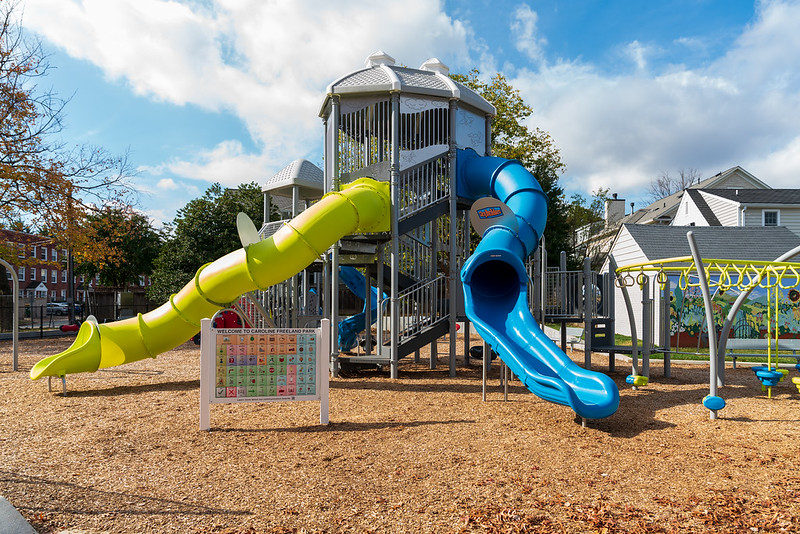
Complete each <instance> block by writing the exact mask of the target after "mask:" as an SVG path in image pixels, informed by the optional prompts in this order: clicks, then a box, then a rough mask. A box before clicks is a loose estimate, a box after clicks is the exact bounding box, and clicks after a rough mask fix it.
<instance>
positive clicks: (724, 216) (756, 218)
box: [672, 188, 800, 236]
mask: <svg viewBox="0 0 800 534" xmlns="http://www.w3.org/2000/svg"><path fill="white" fill-rule="evenodd" d="M686 193H687V194H686V195H683V197H682V199H681V202H680V205H679V206H678V210H677V213H676V214H675V217H674V219H673V221H672V224H673V225H675V226H762V227H769V226H785V227H787V228H788V229H789V230H791V231H792V232H794V233H795V234H797V235H798V236H800V189H736V188H734V189H704V190H693V189H687V190H686Z"/></svg>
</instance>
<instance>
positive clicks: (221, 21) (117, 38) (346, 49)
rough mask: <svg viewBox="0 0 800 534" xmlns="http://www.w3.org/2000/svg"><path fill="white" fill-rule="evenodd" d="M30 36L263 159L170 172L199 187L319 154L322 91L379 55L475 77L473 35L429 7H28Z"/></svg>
mask: <svg viewBox="0 0 800 534" xmlns="http://www.w3.org/2000/svg"><path fill="white" fill-rule="evenodd" d="M389 23H391V24H389ZM25 25H26V27H28V28H29V29H32V30H34V31H36V32H38V33H40V34H41V35H43V36H44V37H45V38H46V39H48V40H49V41H51V42H52V43H54V44H55V45H57V46H59V47H62V48H63V49H64V50H66V51H67V53H69V54H70V55H71V56H73V57H76V58H80V59H85V60H88V61H91V62H92V63H94V64H95V65H97V66H98V67H100V68H101V69H102V70H103V72H104V73H105V74H106V75H107V76H108V77H109V78H111V79H115V80H124V81H125V82H126V83H127V84H129V85H130V87H131V88H132V90H133V91H135V92H136V93H137V94H139V95H143V96H146V97H148V98H153V99H157V100H161V101H165V102H169V103H173V104H177V105H186V104H193V105H197V106H200V107H202V108H205V109H209V110H212V111H220V110H224V111H227V112H230V113H233V114H234V115H235V116H237V117H239V118H240V119H241V120H242V121H243V122H244V123H245V124H246V126H247V128H248V131H249V132H250V135H251V136H252V138H253V140H254V141H255V143H256V144H257V145H258V146H259V147H260V149H261V152H262V153H261V154H246V153H244V152H239V153H238V154H234V153H233V152H231V151H230V150H229V149H230V147H228V149H227V150H224V152H225V156H226V160H225V161H226V163H227V164H228V165H230V166H231V167H230V168H228V169H222V168H221V164H220V163H219V162H217V161H213V162H212V161H208V162H207V163H208V168H207V169H202V168H201V167H202V166H203V165H204V162H203V160H204V157H205V156H204V155H202V154H201V155H199V156H198V157H197V158H196V159H195V160H194V161H186V162H182V163H179V162H171V163H170V166H177V167H178V168H179V169H180V170H181V171H183V172H190V171H191V172H197V173H198V176H196V177H201V176H203V177H205V176H207V175H216V176H222V175H224V176H231V175H233V174H243V175H247V176H248V179H251V178H256V177H258V176H259V175H261V174H264V173H265V172H269V168H266V167H263V165H272V166H273V168H275V166H276V165H277V166H281V165H283V164H285V163H288V161H287V160H286V154H292V155H293V157H291V158H289V160H291V159H294V157H297V156H298V155H300V156H302V155H303V154H306V153H307V152H308V151H309V146H312V145H313V146H314V147H317V146H318V145H319V140H320V139H321V138H322V132H321V122H320V120H319V119H318V117H317V114H318V112H319V106H320V105H321V103H322V100H323V98H324V96H325V95H324V88H325V87H326V86H327V85H328V84H329V83H331V82H332V81H333V80H335V79H336V78H338V77H339V76H341V75H342V74H343V73H347V72H351V71H354V70H356V69H358V68H361V67H362V66H363V61H364V58H366V56H367V55H369V54H370V53H372V52H374V51H375V50H378V49H382V50H386V51H388V52H389V53H391V54H392V55H394V57H396V58H398V60H399V61H402V62H404V63H406V64H409V65H410V66H413V67H416V66H417V65H420V64H422V62H423V61H425V60H426V59H428V58H429V57H433V56H436V57H440V58H443V59H446V60H447V58H449V61H450V62H454V63H453V64H451V65H450V66H451V67H459V66H461V67H464V66H470V65H469V64H468V56H467V50H468V47H467V46H466V43H467V39H468V36H469V35H470V33H471V32H470V30H469V28H468V27H467V26H465V24H464V23H462V22H461V21H459V20H454V19H452V18H451V17H449V16H448V15H447V14H446V13H445V12H444V11H443V6H442V4H441V2H439V1H430V0H391V1H386V2H370V1H367V0H354V1H350V2H345V3H340V2H337V3H333V2H329V1H327V0H294V1H291V2H263V1H261V0H209V1H206V2H195V1H182V2H181V1H177V0H113V1H111V0H26V4H25ZM411 36H413V38H411ZM409 62H413V63H409ZM259 165H262V167H260V168H259ZM224 180H226V181H227V178H224Z"/></svg>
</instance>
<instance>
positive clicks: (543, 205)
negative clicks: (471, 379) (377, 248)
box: [456, 149, 619, 419]
mask: <svg viewBox="0 0 800 534" xmlns="http://www.w3.org/2000/svg"><path fill="white" fill-rule="evenodd" d="M456 165H457V177H458V188H459V189H458V190H459V191H460V196H464V197H467V198H469V199H472V200H476V199H478V198H481V197H486V196H491V197H493V198H497V199H499V200H501V201H502V202H504V203H505V204H506V205H507V206H508V207H509V208H510V209H511V211H513V213H514V214H515V216H516V219H517V222H518V223H519V229H518V231H516V232H515V231H513V230H512V229H511V228H509V227H507V226H502V225H499V224H498V225H494V226H490V227H489V228H488V229H487V230H486V231H485V232H484V234H483V238H482V240H481V242H480V243H479V244H478V247H477V249H476V250H475V253H474V254H473V255H472V256H470V257H469V259H468V260H467V261H466V263H465V264H464V268H463V269H462V270H461V281H462V282H463V285H464V304H465V308H466V314H467V317H468V318H469V319H470V321H472V323H473V324H474V325H475V328H476V330H477V331H478V333H479V334H480V335H481V337H482V338H483V339H484V340H485V341H486V342H487V343H489V345H490V346H491V347H492V349H493V350H494V351H495V352H496V353H497V354H498V355H499V356H500V358H502V360H503V361H504V362H505V363H506V365H508V367H509V368H510V369H511V372H513V373H514V374H515V375H517V376H518V377H519V378H520V380H521V381H522V382H523V384H525V386H526V387H527V388H528V389H529V390H530V391H531V392H532V393H534V394H536V395H537V396H539V397H541V398H542V399H544V400H547V401H550V402H554V403H557V404H562V405H564V406H569V407H570V408H572V410H573V411H574V412H575V413H576V414H578V415H579V416H581V417H585V418H587V419H602V418H604V417H608V416H610V415H611V414H613V413H614V412H616V411H617V407H618V406H619V389H617V385H616V384H615V383H614V381H613V380H611V379H610V378H609V377H608V376H606V375H604V374H602V373H598V372H595V371H591V370H587V369H583V368H582V367H579V366H578V365H577V364H575V363H574V362H573V361H572V360H571V359H569V357H567V355H566V354H564V353H563V352H562V351H561V350H560V349H559V348H558V347H557V346H556V344H555V343H553V342H552V341H551V340H550V339H549V338H548V337H547V336H546V335H545V334H544V333H543V332H542V331H541V329H540V328H539V325H538V324H537V323H536V321H535V320H534V319H533V315H532V314H531V311H530V308H529V307H528V274H527V272H526V270H525V264H524V260H525V258H527V257H528V255H530V254H531V253H532V252H533V251H534V250H536V248H537V247H538V244H539V237H540V236H541V234H542V231H543V230H544V226H545V222H546V220H547V196H546V195H545V194H544V192H543V191H542V188H541V186H540V185H539V182H538V181H536V178H534V177H533V175H532V174H531V173H530V172H528V171H527V170H526V169H525V167H523V166H522V164H521V163H519V162H518V161H515V160H507V159H503V158H494V157H482V156H478V154H477V153H476V152H475V151H474V150H470V149H466V150H459V152H458V159H457V163H456Z"/></svg>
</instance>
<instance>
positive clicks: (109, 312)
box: [0, 295, 155, 333]
mask: <svg viewBox="0 0 800 534" xmlns="http://www.w3.org/2000/svg"><path fill="white" fill-rule="evenodd" d="M154 307H155V306H144V305H143V306H119V305H109V306H97V305H94V306H91V305H89V303H81V304H76V305H75V306H74V312H73V313H74V320H75V323H82V322H83V321H85V320H86V317H88V316H89V315H94V316H95V318H96V319H97V321H98V322H100V323H104V322H109V321H116V320H120V319H126V318H128V317H135V316H136V315H137V314H139V313H147V312H148V311H150V310H152V309H153V308H154ZM18 311H19V315H18V317H19V328H20V331H22V330H40V331H44V330H52V329H58V328H60V327H61V326H63V325H67V324H70V316H69V308H67V307H65V306H54V305H50V306H48V305H47V304H33V305H32V304H31V303H29V302H22V303H19V305H18ZM13 318H14V303H13V298H12V296H11V295H0V332H2V333H5V332H11V331H12V329H13Z"/></svg>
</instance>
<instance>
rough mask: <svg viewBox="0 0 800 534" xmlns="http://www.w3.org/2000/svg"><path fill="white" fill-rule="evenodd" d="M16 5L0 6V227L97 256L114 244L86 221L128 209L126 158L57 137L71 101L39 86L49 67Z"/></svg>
mask: <svg viewBox="0 0 800 534" xmlns="http://www.w3.org/2000/svg"><path fill="white" fill-rule="evenodd" d="M18 7H19V4H18V3H17V2H16V1H14V0H0V226H3V227H6V228H14V227H19V226H24V227H26V228H30V229H32V230H33V231H34V232H38V233H43V234H45V235H48V236H50V237H52V238H54V239H55V240H56V241H57V242H58V244H59V245H60V246H62V247H64V248H67V249H70V250H76V251H78V250H79V251H81V254H82V255H83V257H85V258H90V259H97V258H102V257H104V256H106V255H108V254H109V253H110V252H111V251H110V247H111V246H113V245H110V244H109V243H104V242H92V241H90V240H89V239H88V236H87V232H86V217H87V215H88V214H90V213H93V212H96V211H97V210H98V209H102V207H103V206H105V205H108V204H111V205H114V206H128V205H130V204H131V201H132V199H133V198H134V194H135V190H134V189H133V187H132V185H131V184H130V182H129V178H130V177H131V173H130V169H129V167H128V163H127V156H121V157H118V156H111V155H109V154H108V153H107V152H106V151H105V150H104V149H103V148H99V147H92V146H78V147H71V146H68V145H67V144H65V143H64V142H62V141H61V140H60V139H59V134H60V133H61V132H62V127H63V126H62V118H63V112H64V108H65V106H66V104H67V103H68V100H65V99H63V98H60V97H59V96H58V95H56V94H54V93H53V92H52V91H48V90H46V89H43V88H42V86H41V83H42V81H43V80H44V78H45V77H46V75H47V73H48V71H49V69H50V65H49V63H48V61H47V56H46V54H45V53H44V51H43V49H42V46H41V43H40V42H39V41H38V40H36V39H33V38H31V37H30V36H28V35H26V34H25V32H24V31H23V29H22V24H21V20H20V18H19V16H18V11H21V10H19V9H18ZM7 248H8V246H7V245H6V244H5V243H0V256H1V257H3V258H6V259H9V258H13V259H16V255H17V253H18V250H17V249H16V248H13V249H9V250H5V249H7ZM0 274H3V279H5V275H4V273H0Z"/></svg>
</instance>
